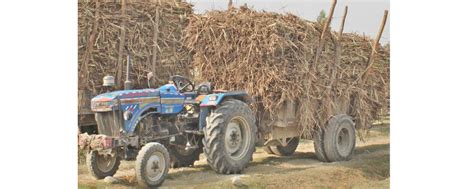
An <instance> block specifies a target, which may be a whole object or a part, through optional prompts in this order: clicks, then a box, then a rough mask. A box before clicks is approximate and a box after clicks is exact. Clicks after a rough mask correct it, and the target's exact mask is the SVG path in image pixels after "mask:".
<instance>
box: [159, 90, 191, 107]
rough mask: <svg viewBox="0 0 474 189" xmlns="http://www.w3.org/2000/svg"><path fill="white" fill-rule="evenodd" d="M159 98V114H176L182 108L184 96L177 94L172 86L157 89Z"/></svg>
mask: <svg viewBox="0 0 474 189" xmlns="http://www.w3.org/2000/svg"><path fill="white" fill-rule="evenodd" d="M159 90H160V98H161V111H160V112H161V114H177V113H179V112H181V111H182V110H183V108H184V99H185V98H186V97H185V96H184V94H181V93H179V91H178V90H177V89H176V87H175V86H174V85H173V84H167V85H164V86H162V87H160V88H159Z"/></svg>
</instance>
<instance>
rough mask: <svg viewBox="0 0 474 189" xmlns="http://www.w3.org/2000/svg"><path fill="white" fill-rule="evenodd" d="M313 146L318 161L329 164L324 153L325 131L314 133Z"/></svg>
mask: <svg viewBox="0 0 474 189" xmlns="http://www.w3.org/2000/svg"><path fill="white" fill-rule="evenodd" d="M313 145H314V152H315V154H316V159H317V160H319V161H321V162H328V160H327V158H326V152H325V151H324V129H320V130H318V131H316V132H315V133H314V136H313Z"/></svg>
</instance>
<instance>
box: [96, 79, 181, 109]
mask: <svg viewBox="0 0 474 189" xmlns="http://www.w3.org/2000/svg"><path fill="white" fill-rule="evenodd" d="M160 92H165V93H166V92H176V87H175V86H174V85H172V84H167V85H163V86H161V87H160V88H158V89H138V90H121V91H113V92H108V93H104V94H100V95H98V96H96V97H94V98H92V100H91V109H92V111H96V112H103V111H111V110H112V107H113V106H114V105H118V104H119V102H120V101H121V102H123V101H124V100H125V99H127V100H125V101H133V100H134V99H137V98H144V97H159V96H160Z"/></svg>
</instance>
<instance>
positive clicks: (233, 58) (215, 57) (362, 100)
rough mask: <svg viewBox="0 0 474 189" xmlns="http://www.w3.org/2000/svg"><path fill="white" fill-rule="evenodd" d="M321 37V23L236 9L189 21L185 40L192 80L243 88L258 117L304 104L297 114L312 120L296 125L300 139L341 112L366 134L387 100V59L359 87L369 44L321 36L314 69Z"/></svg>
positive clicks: (356, 38)
mask: <svg viewBox="0 0 474 189" xmlns="http://www.w3.org/2000/svg"><path fill="white" fill-rule="evenodd" d="M321 32H322V24H321V23H317V22H310V21H306V20H303V19H300V18H298V17H296V16H294V15H291V14H277V13H269V12H257V11H254V10H251V9H249V8H247V7H240V8H239V9H236V8H230V9H229V10H227V11H211V12H207V13H206V14H204V15H193V16H191V17H190V21H189V25H188V27H187V29H186V37H185V40H186V45H187V47H188V49H190V50H191V51H192V54H193V63H192V65H193V68H194V71H195V73H196V76H197V79H199V80H208V81H211V82H213V83H214V85H215V86H216V87H217V88H221V89H229V90H238V89H245V90H247V91H248V92H249V93H250V94H251V95H252V96H253V97H254V98H255V99H256V100H257V103H256V106H255V107H254V108H255V110H256V111H257V112H268V113H269V114H270V115H271V116H270V117H272V115H274V114H275V110H276V109H277V108H278V107H279V106H280V105H282V104H283V103H284V102H285V101H286V100H293V101H295V102H298V103H300V104H306V106H300V107H304V108H300V109H299V111H298V115H299V117H300V118H301V117H303V115H305V116H306V117H310V118H311V119H306V120H304V121H303V120H302V119H300V120H299V121H300V123H299V124H300V125H301V128H302V135H306V136H311V135H312V133H313V131H314V128H317V127H324V125H325V124H326V122H327V120H328V119H329V118H330V117H331V116H332V115H335V114H339V113H346V114H350V115H353V116H354V117H355V119H356V120H358V121H357V123H359V124H360V125H359V128H362V129H364V128H367V124H366V123H367V122H366V120H373V119H376V118H377V116H378V115H379V112H380V111H379V110H380V109H381V107H382V105H383V104H384V103H385V102H384V100H386V99H385V95H386V94H387V91H386V90H388V87H386V86H388V72H387V71H388V58H378V59H377V61H376V63H375V66H374V67H376V69H371V70H372V71H370V72H368V73H367V77H366V79H364V82H363V84H360V83H361V82H360V79H357V78H358V77H359V76H360V75H361V74H362V73H363V72H364V70H365V69H366V67H367V57H368V56H369V55H370V52H371V46H370V42H371V41H370V39H369V38H366V37H364V36H359V35H355V34H345V35H343V36H342V37H341V38H342V39H340V40H339V39H338V38H337V37H336V36H335V35H333V34H331V35H326V38H327V39H326V38H325V39H326V41H327V42H326V43H325V45H324V47H321V48H323V51H322V53H321V56H320V57H319V61H318V62H317V63H315V56H316V51H317V48H319V43H320V41H319V37H320V35H321ZM338 49H339V50H338ZM337 51H339V53H337ZM379 51H383V52H382V53H380V54H379V56H382V57H384V56H386V55H387V53H385V51H384V49H380V50H379ZM306 81H309V82H306ZM304 83H309V85H305V84H304ZM356 93H357V94H358V95H355V94H356ZM302 97H305V98H302ZM351 98H352V99H351ZM354 98H357V99H354ZM302 99H307V100H308V101H307V102H303V101H302ZM308 104H309V105H308ZM308 107H310V108H308ZM309 110H311V111H309Z"/></svg>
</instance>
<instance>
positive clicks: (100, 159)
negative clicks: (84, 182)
mask: <svg viewBox="0 0 474 189" xmlns="http://www.w3.org/2000/svg"><path fill="white" fill-rule="evenodd" d="M86 164H87V168H88V169H89V173H90V174H91V175H92V176H93V177H95V178H96V179H104V178H105V177H107V176H113V175H114V174H115V173H116V172H117V170H118V168H119V166H120V157H119V156H118V155H117V154H112V155H110V154H103V155H101V154H99V152H97V151H96V150H93V151H90V152H89V153H88V154H87V157H86Z"/></svg>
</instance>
